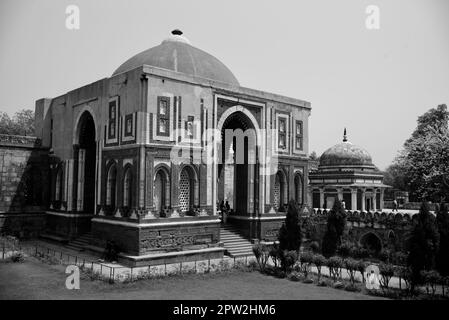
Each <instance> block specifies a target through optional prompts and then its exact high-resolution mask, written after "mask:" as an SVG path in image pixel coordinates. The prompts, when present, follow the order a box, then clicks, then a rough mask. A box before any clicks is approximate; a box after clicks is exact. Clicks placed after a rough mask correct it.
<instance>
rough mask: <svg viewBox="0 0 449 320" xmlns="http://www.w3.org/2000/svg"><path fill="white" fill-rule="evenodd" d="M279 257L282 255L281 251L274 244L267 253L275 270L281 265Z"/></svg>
mask: <svg viewBox="0 0 449 320" xmlns="http://www.w3.org/2000/svg"><path fill="white" fill-rule="evenodd" d="M281 255H282V252H281V249H280V247H279V245H278V244H276V243H275V244H274V245H273V246H272V248H271V249H270V252H269V256H270V258H271V260H272V261H273V264H274V267H275V268H278V267H279V266H280V265H281Z"/></svg>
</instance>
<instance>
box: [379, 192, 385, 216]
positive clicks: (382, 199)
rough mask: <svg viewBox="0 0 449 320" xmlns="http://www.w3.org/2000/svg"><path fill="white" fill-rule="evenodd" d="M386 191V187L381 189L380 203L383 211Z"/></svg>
mask: <svg viewBox="0 0 449 320" xmlns="http://www.w3.org/2000/svg"><path fill="white" fill-rule="evenodd" d="M384 191H385V189H383V188H381V189H380V203H379V209H380V211H382V210H383V209H384Z"/></svg>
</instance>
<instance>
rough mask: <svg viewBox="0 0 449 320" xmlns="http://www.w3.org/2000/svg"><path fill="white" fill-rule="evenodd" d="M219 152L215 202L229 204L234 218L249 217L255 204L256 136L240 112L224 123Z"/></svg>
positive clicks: (253, 129) (256, 189) (236, 112)
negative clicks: (238, 216)
mask: <svg viewBox="0 0 449 320" xmlns="http://www.w3.org/2000/svg"><path fill="white" fill-rule="evenodd" d="M219 128H220V127H219ZM220 149H221V161H220V162H219V164H218V177H219V180H218V197H219V198H218V202H219V203H220V202H221V201H228V202H229V206H230V208H231V211H233V212H234V213H235V214H236V215H250V214H252V213H254V212H255V210H256V207H257V204H258V201H257V194H258V188H257V187H256V186H257V185H258V177H257V170H258V166H257V158H258V154H257V153H258V150H257V134H256V130H255V127H254V125H253V123H252V121H251V120H250V118H249V117H248V116H247V115H246V114H245V113H244V112H243V111H235V112H233V113H231V114H229V116H227V118H226V119H225V120H224V121H223V125H222V126H221V145H220Z"/></svg>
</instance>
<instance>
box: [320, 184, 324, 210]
mask: <svg viewBox="0 0 449 320" xmlns="http://www.w3.org/2000/svg"><path fill="white" fill-rule="evenodd" d="M323 204H324V189H323V188H320V205H319V208H324V206H323Z"/></svg>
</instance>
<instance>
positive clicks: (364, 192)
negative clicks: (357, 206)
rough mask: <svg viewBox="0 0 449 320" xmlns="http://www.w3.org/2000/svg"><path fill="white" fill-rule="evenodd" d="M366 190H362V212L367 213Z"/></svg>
mask: <svg viewBox="0 0 449 320" xmlns="http://www.w3.org/2000/svg"><path fill="white" fill-rule="evenodd" d="M365 196H366V189H365V188H363V189H362V210H361V211H366V210H365V204H366V197H365Z"/></svg>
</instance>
